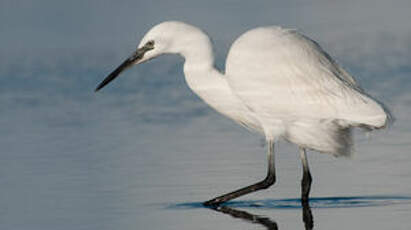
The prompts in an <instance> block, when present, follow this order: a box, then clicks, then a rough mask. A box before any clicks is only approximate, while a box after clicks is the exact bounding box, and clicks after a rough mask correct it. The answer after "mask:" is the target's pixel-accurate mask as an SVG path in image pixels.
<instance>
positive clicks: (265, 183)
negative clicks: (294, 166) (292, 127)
mask: <svg viewBox="0 0 411 230" xmlns="http://www.w3.org/2000/svg"><path fill="white" fill-rule="evenodd" d="M274 183H275V164H274V142H273V141H269V142H268V172H267V176H266V178H265V179H264V180H262V181H260V182H258V183H256V184H253V185H250V186H247V187H244V188H241V189H238V190H236V191H234V192H230V193H227V194H224V195H222V196H218V197H216V198H214V199H211V200H209V201H206V202H204V203H203V204H204V205H206V206H217V205H219V204H221V203H224V202H226V201H229V200H232V199H234V198H237V197H239V196H242V195H245V194H248V193H251V192H254V191H257V190H261V189H266V188H268V187H270V186H271V185H273V184H274Z"/></svg>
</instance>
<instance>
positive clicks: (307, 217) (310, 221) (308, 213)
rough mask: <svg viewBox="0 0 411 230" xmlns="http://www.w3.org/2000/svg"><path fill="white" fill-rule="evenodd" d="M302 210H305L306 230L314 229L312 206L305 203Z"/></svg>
mask: <svg viewBox="0 0 411 230" xmlns="http://www.w3.org/2000/svg"><path fill="white" fill-rule="evenodd" d="M302 208H303V222H304V227H305V229H306V230H312V229H313V228H314V218H313V214H312V212H311V208H310V205H309V204H308V202H306V203H304V202H303V203H302Z"/></svg>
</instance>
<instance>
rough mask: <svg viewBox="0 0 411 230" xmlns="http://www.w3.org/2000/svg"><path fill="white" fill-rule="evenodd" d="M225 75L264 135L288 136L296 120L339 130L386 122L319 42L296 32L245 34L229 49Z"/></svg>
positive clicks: (267, 30) (267, 29)
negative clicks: (335, 127) (257, 119)
mask: <svg viewBox="0 0 411 230" xmlns="http://www.w3.org/2000/svg"><path fill="white" fill-rule="evenodd" d="M226 75H227V79H228V82H229V85H230V87H232V89H233V91H234V92H235V93H236V94H237V95H238V96H239V97H240V98H241V99H242V100H243V101H244V103H245V104H246V105H247V106H248V107H249V108H250V109H251V110H253V111H254V112H255V114H256V115H257V116H258V118H259V120H260V122H261V123H262V124H263V126H264V127H265V129H266V131H265V132H266V135H272V136H279V135H283V136H284V135H285V133H286V132H287V131H288V130H290V127H289V126H290V125H293V124H295V123H296V122H297V123H298V122H300V123H301V122H303V124H302V125H303V126H304V123H305V126H311V125H312V124H315V123H317V122H319V121H324V122H331V123H329V124H332V123H336V124H338V126H339V127H341V128H347V127H350V126H368V127H371V128H379V127H383V126H384V125H385V124H386V122H387V114H386V112H385V110H384V108H383V107H382V106H381V105H380V104H379V103H377V102H376V101H375V100H373V99H372V98H371V97H369V96H368V95H366V94H365V93H364V92H363V90H362V89H361V88H360V87H359V86H358V84H357V83H356V81H355V80H354V79H353V78H352V77H351V76H350V75H349V74H348V73H347V72H346V71H344V70H343V69H342V68H341V67H340V66H339V65H338V64H336V62H335V61H333V60H332V58H331V57H330V56H329V55H328V54H327V53H325V52H324V51H323V49H321V47H320V46H319V45H318V44H317V43H316V42H314V41H313V40H311V39H309V38H308V37H306V36H304V35H302V34H300V33H298V32H297V31H295V30H288V29H283V28H281V27H261V28H257V29H253V30H250V31H248V32H246V33H245V34H243V35H242V36H240V37H239V38H238V39H237V40H236V41H235V42H234V44H233V45H232V47H231V49H230V52H229V54H228V57H227V62H226ZM328 126H329V125H328ZM330 127H331V126H330ZM331 128H332V127H331Z"/></svg>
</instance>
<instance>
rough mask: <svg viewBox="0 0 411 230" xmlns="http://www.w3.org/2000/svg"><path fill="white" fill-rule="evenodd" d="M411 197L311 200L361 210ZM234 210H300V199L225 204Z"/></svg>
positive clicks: (189, 205) (187, 205)
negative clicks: (360, 208)
mask: <svg viewBox="0 0 411 230" xmlns="http://www.w3.org/2000/svg"><path fill="white" fill-rule="evenodd" d="M410 203H411V196H347V197H313V198H310V207H311V208H359V207H376V206H388V205H398V204H410ZM224 205H225V206H229V207H232V208H261V209H300V208H301V200H300V199H299V198H290V199H266V200H244V201H241V200H240V201H230V202H227V203H225V204H224ZM204 207H205V206H203V204H202V202H186V203H177V204H169V205H168V206H167V208H168V209H195V208H204Z"/></svg>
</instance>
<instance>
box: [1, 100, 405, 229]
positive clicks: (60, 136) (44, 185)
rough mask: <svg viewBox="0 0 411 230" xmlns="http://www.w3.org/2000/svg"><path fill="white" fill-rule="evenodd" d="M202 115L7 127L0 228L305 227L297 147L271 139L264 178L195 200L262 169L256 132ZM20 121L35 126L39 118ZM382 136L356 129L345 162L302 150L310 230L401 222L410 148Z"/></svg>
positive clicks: (262, 150) (255, 175)
mask: <svg viewBox="0 0 411 230" xmlns="http://www.w3.org/2000/svg"><path fill="white" fill-rule="evenodd" d="M106 111H107V112H108V108H107V110H106ZM86 112H87V111H86ZM210 113H211V114H210V115H207V116H200V117H198V118H193V119H189V121H190V122H189V123H175V124H172V125H169V124H150V125H140V126H138V127H134V126H131V125H129V124H128V123H127V122H126V123H123V122H124V121H114V124H110V122H108V121H110V119H111V118H110V115H109V114H106V113H102V114H105V115H101V114H100V115H98V116H99V117H100V116H102V117H100V118H99V119H101V121H100V122H101V124H105V125H109V126H110V127H111V128H107V127H103V128H100V126H99V125H98V124H95V125H93V123H92V122H91V124H90V125H84V126H82V125H79V126H74V127H73V126H72V125H68V126H67V125H64V126H57V127H51V128H49V132H48V133H47V134H43V135H34V136H27V139H25V140H22V139H21V138H18V137H21V136H24V135H25V132H23V131H21V132H17V131H15V132H14V133H11V134H10V135H11V136H9V138H6V139H3V140H2V142H3V144H8V145H7V146H9V147H8V148H9V151H8V152H5V153H3V154H2V155H1V157H0V158H1V159H0V164H1V167H0V168H1V180H0V185H1V187H2V190H1V191H0V193H1V194H0V207H1V208H0V219H1V221H0V227H1V228H2V229H73V228H75V229H275V228H274V226H277V228H278V229H304V228H306V227H307V226H305V224H306V223H304V222H303V216H304V215H303V213H304V209H303V208H302V207H301V205H300V201H299V199H298V196H299V189H300V185H299V184H300V176H301V169H300V165H299V159H298V153H297V148H296V147H295V146H293V145H290V144H287V143H285V142H280V143H279V145H277V146H276V147H277V148H276V152H277V159H276V160H277V161H276V163H277V175H278V182H277V183H276V184H275V185H274V186H273V187H271V188H269V189H268V190H265V191H260V192H256V193H254V194H250V195H248V196H244V197H241V198H238V199H236V200H234V201H231V202H229V203H227V204H225V205H224V208H220V209H218V210H216V209H210V208H206V207H203V206H202V204H201V202H202V201H205V200H208V199H210V198H212V197H213V196H215V195H219V194H222V193H224V192H228V191H231V190H233V189H236V188H239V187H241V186H245V185H248V184H251V183H253V182H256V181H257V180H259V179H261V178H262V177H263V176H264V175H265V170H266V169H265V166H266V163H265V148H264V147H263V146H262V145H261V140H260V139H259V137H258V136H255V135H254V134H252V133H249V132H247V131H244V130H242V128H240V127H237V126H236V125H235V124H233V123H231V122H230V121H228V120H225V119H224V118H222V117H220V116H219V115H217V114H214V113H213V112H210ZM40 114H41V113H40ZM96 116H97V115H92V116H90V117H88V118H86V120H92V119H97V118H96ZM34 118H36V115H34ZM105 119H108V120H107V121H105ZM40 120H41V119H40ZM21 125H22V126H24V125H25V124H24V123H23V124H21ZM49 127H50V126H49ZM27 128H31V129H34V131H35V130H37V131H38V133H40V130H41V125H40V126H39V127H35V125H34V126H33V125H31V126H29V125H28V124H27ZM34 131H33V130H32V131H31V132H30V134H34V133H36V132H34ZM391 132H394V133H395V129H394V131H392V130H391ZM13 135H14V136H13ZM389 136H390V135H389V134H387V133H384V132H383V133H377V134H376V135H374V137H372V138H371V139H369V140H367V139H365V138H364V137H362V135H358V136H357V137H356V139H357V143H358V144H357V153H356V156H355V157H354V158H353V159H336V158H334V157H331V156H329V155H322V154H318V153H314V152H310V153H309V160H310V166H311V169H312V175H313V185H312V193H311V195H312V199H311V201H310V207H311V210H310V211H311V213H312V219H313V225H314V229H408V226H409V225H410V224H411V220H410V218H409V216H410V214H411V195H410V193H409V191H411V184H410V183H409V181H410V175H411V168H410V167H408V165H409V162H410V160H411V157H410V154H408V153H407V152H405V149H406V146H405V147H401V146H395V145H389V144H386V142H389V141H388V140H387V138H386V137H389ZM14 137H15V138H14ZM136 137H137V138H136ZM389 150H391V152H389ZM396 150H398V151H396ZM308 226H309V225H308Z"/></svg>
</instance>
